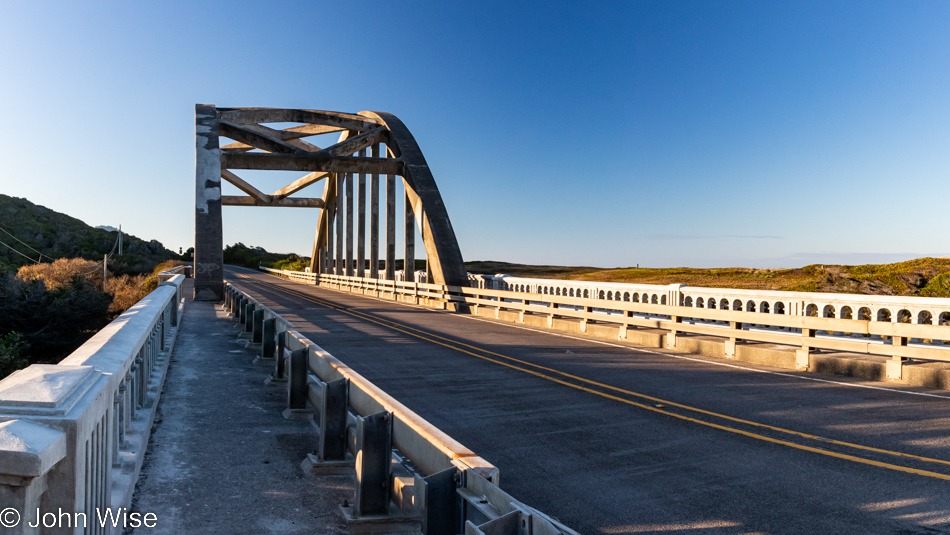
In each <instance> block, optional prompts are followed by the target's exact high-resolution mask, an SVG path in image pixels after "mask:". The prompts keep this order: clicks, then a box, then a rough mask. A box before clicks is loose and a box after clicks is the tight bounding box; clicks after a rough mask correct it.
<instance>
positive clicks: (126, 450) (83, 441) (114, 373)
mask: <svg viewBox="0 0 950 535" xmlns="http://www.w3.org/2000/svg"><path fill="white" fill-rule="evenodd" d="M165 275H167V276H166V277H164V278H165V279H166V280H164V281H163V282H161V283H160V284H159V287H158V288H157V289H155V290H154V291H153V292H151V293H150V294H148V295H147V296H146V297H145V298H143V299H142V300H141V301H139V302H138V303H136V304H135V305H133V306H132V307H131V308H130V309H129V310H127V311H126V312H125V313H123V314H122V315H120V316H119V317H118V318H116V319H115V320H113V321H112V322H111V323H109V325H107V326H106V327H105V328H103V329H102V330H101V331H99V332H98V333H96V334H95V335H94V336H93V337H92V338H90V339H89V340H88V341H87V342H86V343H84V344H83V345H82V346H80V347H79V348H78V349H76V351H74V352H73V353H71V354H70V355H69V356H67V357H66V358H65V359H63V360H62V361H61V362H60V363H59V364H56V365H51V364H33V365H31V366H29V367H27V368H25V369H23V370H19V371H17V372H14V373H13V374H11V375H10V376H8V377H6V378H5V379H4V380H3V381H0V468H2V470H0V496H3V497H4V501H3V504H2V505H3V506H4V507H7V508H12V509H13V510H16V511H18V512H19V513H20V514H21V515H27V514H32V512H34V511H37V510H38V509H39V508H40V507H42V509H43V510H44V511H66V512H67V513H68V515H67V516H69V517H70V521H71V522H72V523H73V524H71V526H72V527H73V528H76V529H70V530H62V531H63V532H66V531H69V532H75V533H91V534H98V533H116V532H122V529H123V527H122V526H121V523H120V524H119V525H118V527H114V526H113V525H112V524H109V523H106V524H105V525H103V524H102V523H101V522H100V521H99V520H100V518H101V517H102V515H105V514H107V513H106V511H107V510H110V509H111V510H112V512H113V514H115V513H118V508H122V507H124V508H128V507H129V504H130V502H131V500H132V492H133V490H134V488H135V482H136V480H137V478H138V473H139V471H140V470H141V467H142V462H143V460H144V457H145V450H146V446H147V444H148V438H149V435H150V433H151V428H152V420H153V419H154V416H155V410H156V407H157V405H158V398H159V396H160V395H161V389H162V383H163V382H164V379H165V371H166V369H167V366H168V359H169V354H170V353H171V347H172V345H173V344H174V341H175V337H176V336H177V332H178V329H177V326H178V322H179V318H180V309H181V306H182V305H183V303H182V291H181V284H182V281H183V280H184V279H185V277H184V276H183V275H179V274H171V273H166V274H165ZM76 515H82V516H76ZM3 520H4V521H9V520H10V519H9V518H4V519H3ZM34 520H35V519H32V518H31V517H29V518H28V517H25V516H23V517H21V518H20V523H19V526H18V527H15V528H14V529H13V530H12V532H13V533H19V532H21V531H17V530H23V532H32V531H30V530H29V529H28V528H27V526H26V524H27V523H28V522H33V521H34ZM59 522H61V519H60V520H58V521H57V523H59ZM80 522H82V523H81V524H80ZM6 525H7V524H5V526H6ZM57 525H60V524H57ZM57 532H59V531H57Z"/></svg>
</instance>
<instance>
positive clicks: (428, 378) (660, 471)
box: [226, 267, 950, 535]
mask: <svg viewBox="0 0 950 535" xmlns="http://www.w3.org/2000/svg"><path fill="white" fill-rule="evenodd" d="M226 277H227V279H228V281H229V282H232V283H233V284H236V285H237V286H239V287H241V288H242V289H244V290H246V291H248V292H249V293H250V294H251V295H253V296H254V297H256V298H257V299H259V300H261V301H262V302H263V303H264V304H265V305H267V306H269V307H272V308H273V309H274V310H275V311H276V312H278V313H280V314H281V315H282V316H283V317H284V318H285V319H287V320H290V321H292V322H293V323H294V324H295V326H296V328H297V330H299V331H300V332H301V333H303V334H304V335H306V336H307V337H308V338H310V339H311V340H313V341H314V342H315V343H317V344H318V345H320V346H321V347H323V348H324V349H326V350H327V351H329V352H330V353H331V354H333V355H334V356H336V357H337V358H339V359H340V360H342V361H343V362H345V363H347V364H348V365H350V366H351V367H353V368H354V369H355V370H356V371H357V372H359V373H361V374H362V375H363V376H365V377H366V378H367V379H369V380H371V381H373V382H374V383H375V384H377V385H378V386H380V387H381V388H383V389H384V390H385V391H386V392H388V393H389V394H391V395H392V396H394V397H395V398H397V399H399V400H400V401H401V402H403V403H404V404H405V405H406V406H408V407H409V408H410V409H412V410H414V411H415V412H416V413H418V414H419V415H420V416H422V417H423V418H425V419H426V420H428V421H429V422H431V423H433V424H434V425H436V426H438V427H439V428H441V429H442V430H443V431H445V432H446V433H448V434H449V435H451V436H452V437H453V438H455V439H457V440H458V441H459V442H461V443H462V444H464V445H465V446H467V447H468V448H470V449H472V450H473V451H474V452H476V453H477V454H478V455H480V456H482V457H483V458H485V459H486V460H488V461H489V462H491V463H493V464H494V465H496V466H497V467H498V468H499V470H500V471H501V485H502V488H504V489H505V490H507V491H508V492H509V493H511V494H512V495H514V496H515V497H517V498H518V499H519V500H521V501H523V502H525V503H527V504H529V505H532V506H534V507H536V508H538V509H540V510H541V511H544V512H546V513H548V514H550V515H552V516H554V517H556V518H558V519H559V520H561V521H562V522H564V523H565V524H567V525H569V526H571V527H573V528H574V529H576V530H578V531H580V532H581V533H585V534H595V533H605V534H627V533H683V534H690V535H692V534H699V533H712V534H723V535H726V534H729V535H732V534H740V533H828V534H846V533H854V534H869V533H902V534H911V533H913V534H917V533H920V534H924V533H950V392H947V391H939V390H928V389H921V388H912V387H904V386H893V385H888V384H885V383H868V382H861V381H854V380H850V379H848V378H841V377H834V376H824V375H817V374H804V373H795V372H789V371H787V370H779V369H773V368H768V367H764V366H755V365H748V364H745V363H732V362H729V361H726V360H717V359H710V358H705V357H699V356H696V355H687V354H677V353H672V352H665V351H658V350H652V349H651V350H646V349H639V348H636V347H635V346H632V345H627V344H624V343H622V342H608V341H598V340H594V339H584V338H581V337H577V336H572V335H566V334H563V333H558V332H556V331H547V330H544V329H538V328H533V327H531V328H528V327H523V326H519V325H514V324H510V323H504V322H496V321H491V320H486V319H482V318H476V317H472V316H464V315H458V314H450V313H445V312H439V311H432V310H429V309H426V308H422V307H415V306H411V305H406V304H399V303H394V302H392V301H387V300H382V299H374V298H369V297H363V296H358V295H354V294H348V293H344V292H338V291H333V290H327V289H322V288H315V287H312V286H306V285H303V284H299V283H294V282H289V281H285V280H282V279H279V278H277V277H274V276H271V275H265V274H261V273H255V272H252V271H249V270H244V269H241V268H231V267H229V268H228V269H227V270H226Z"/></svg>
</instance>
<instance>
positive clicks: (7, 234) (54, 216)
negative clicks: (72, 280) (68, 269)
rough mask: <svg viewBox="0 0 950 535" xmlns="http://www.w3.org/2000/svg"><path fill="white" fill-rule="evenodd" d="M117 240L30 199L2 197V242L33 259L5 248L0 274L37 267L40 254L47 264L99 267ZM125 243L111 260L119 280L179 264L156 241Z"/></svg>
mask: <svg viewBox="0 0 950 535" xmlns="http://www.w3.org/2000/svg"><path fill="white" fill-rule="evenodd" d="M117 235H118V233H117V232H116V231H114V230H113V231H109V230H105V229H101V228H93V227H91V226H89V225H87V224H85V223H83V222H82V221H80V220H78V219H76V218H74V217H70V216H68V215H66V214H62V213H59V212H56V211H53V210H50V209H49V208H46V207H44V206H40V205H38V204H33V203H31V202H30V201H28V200H26V199H21V198H18V197H9V196H7V195H3V194H0V242H3V243H6V244H7V245H9V246H12V247H13V248H14V249H17V250H18V251H20V252H21V253H23V254H24V255H26V256H28V257H29V258H24V257H23V256H20V255H19V254H17V253H15V252H13V251H11V250H10V249H9V248H8V247H6V246H4V245H0V273H4V272H8V271H12V270H16V269H18V268H19V267H20V266H23V265H26V264H31V263H34V260H32V259H39V257H40V255H39V254H38V253H37V252H36V251H39V252H40V253H42V254H43V261H44V262H49V261H51V260H54V259H57V258H77V257H78V258H85V259H88V260H95V261H99V260H102V256H103V255H104V254H108V253H109V252H110V251H113V247H114V245H115V243H116V237H117ZM18 240H19V241H18ZM122 242H123V244H122V249H123V254H122V256H117V255H113V256H112V258H110V260H109V269H110V271H112V272H113V273H115V274H119V275H122V274H135V273H146V272H151V270H152V268H154V267H155V266H156V265H157V264H159V263H160V262H163V261H165V260H169V259H172V258H178V255H177V254H175V253H173V252H172V251H169V250H168V249H166V248H165V247H164V246H163V245H162V244H161V243H160V242H158V241H156V240H150V241H145V240H142V239H139V238H136V237H135V236H132V235H129V234H125V235H123V237H122ZM27 246H29V247H27ZM31 248H32V249H31Z"/></svg>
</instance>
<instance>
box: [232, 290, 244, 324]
mask: <svg viewBox="0 0 950 535" xmlns="http://www.w3.org/2000/svg"><path fill="white" fill-rule="evenodd" d="M245 305H247V299H246V298H244V296H241V297H239V298H238V309H237V314H235V315H234V317H235V318H236V319H237V322H238V325H239V326H243V325H244V312H245Z"/></svg>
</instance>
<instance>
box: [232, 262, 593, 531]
mask: <svg viewBox="0 0 950 535" xmlns="http://www.w3.org/2000/svg"><path fill="white" fill-rule="evenodd" d="M288 277H294V279H295V280H300V281H303V282H312V281H314V280H315V276H313V275H311V274H308V273H300V272H288ZM390 282H393V281H390ZM416 284H420V283H405V282H398V281H397V282H396V283H395V285H393V284H381V285H380V286H379V287H380V288H390V289H392V288H403V287H404V285H408V286H409V287H415V285H416ZM224 308H225V310H226V311H227V313H228V314H230V315H231V316H232V317H233V318H234V319H235V320H236V321H237V322H238V323H239V325H242V326H243V329H244V330H245V332H247V333H249V335H250V337H251V341H252V342H254V343H260V344H261V354H260V359H261V360H264V361H270V360H273V362H274V371H273V373H272V375H271V378H270V381H271V382H272V383H281V384H282V383H286V385H287V410H286V411H285V413H284V416H285V417H288V418H301V419H304V418H305V419H311V418H312V419H313V421H314V422H315V424H316V426H317V428H318V430H319V431H318V436H317V444H316V448H315V450H316V452H317V453H316V454H314V455H310V456H308V458H307V459H305V460H304V467H305V469H308V470H312V471H313V472H314V473H331V474H332V473H340V471H341V470H344V471H354V470H355V473H356V478H355V485H356V497H355V500H354V502H353V504H352V506H349V507H347V508H345V514H346V515H347V520H348V522H360V521H362V520H366V519H372V521H374V522H379V521H384V522H391V523H393V524H406V523H413V522H415V523H418V524H419V526H420V529H421V530H422V532H423V533H425V534H427V535H450V534H457V533H465V534H466V535H516V534H517V535H556V534H562V535H572V534H576V532H575V531H573V530H571V529H570V528H568V527H566V526H564V525H563V524H561V523H560V522H558V521H557V520H555V519H552V518H550V517H549V516H547V515H545V514H543V513H541V512H540V511H537V510H536V509H534V508H532V507H530V506H528V505H525V504H524V503H521V502H519V501H518V500H516V499H515V498H513V497H512V496H511V495H509V494H507V493H505V492H504V491H503V490H501V489H500V488H499V487H498V483H499V472H498V469H497V468H496V467H495V466H493V465H492V464H491V463H489V462H488V461H486V460H484V459H482V458H481V457H479V456H478V455H476V454H475V453H474V452H472V451H471V450H469V449H468V448H466V447H465V446H463V445H461V444H460V443H458V442H457V441H456V440H454V439H453V438H452V437H450V436H448V435H447V434H445V433H444V432H442V431H441V430H439V429H438V428H436V427H435V426H433V425H432V424H430V423H429V422H427V421H426V420H424V419H423V418H421V417H420V416H419V415H417V414H416V413H414V412H413V411H411V410H409V409H408V408H406V407H405V406H404V405H403V404H401V403H400V402H399V401H398V400H396V399H394V398H393V397H392V396H390V395H389V394H387V393H386V392H384V391H382V390H381V389H380V388H379V387H377V386H376V385H374V384H373V383H371V382H370V381H368V380H367V379H366V378H364V377H363V376H361V375H360V374H358V373H357V372H355V371H354V370H353V369H352V368H350V367H349V366H347V365H346V364H345V363H343V362H341V361H339V360H338V359H336V358H335V357H333V355H331V354H330V353H328V352H327V351H325V350H323V349H322V348H320V346H318V345H317V344H315V343H314V342H313V341H311V340H309V339H307V338H306V337H304V336H303V335H301V334H300V333H298V332H296V331H294V330H292V326H291V324H290V322H288V321H286V320H285V319H284V318H282V317H280V316H279V315H278V314H276V313H275V312H274V311H272V310H271V309H269V308H268V307H266V306H264V305H263V304H262V303H261V302H260V301H258V300H256V299H254V298H253V297H251V296H249V295H248V294H247V293H246V292H244V291H243V290H241V289H240V288H239V287H237V286H235V285H234V284H232V283H230V282H226V283H225V300H224ZM355 459H360V462H355ZM407 461H408V462H407Z"/></svg>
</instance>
